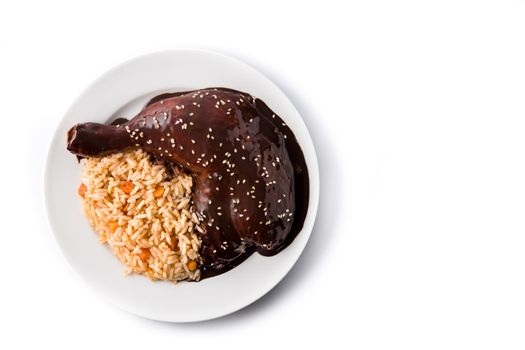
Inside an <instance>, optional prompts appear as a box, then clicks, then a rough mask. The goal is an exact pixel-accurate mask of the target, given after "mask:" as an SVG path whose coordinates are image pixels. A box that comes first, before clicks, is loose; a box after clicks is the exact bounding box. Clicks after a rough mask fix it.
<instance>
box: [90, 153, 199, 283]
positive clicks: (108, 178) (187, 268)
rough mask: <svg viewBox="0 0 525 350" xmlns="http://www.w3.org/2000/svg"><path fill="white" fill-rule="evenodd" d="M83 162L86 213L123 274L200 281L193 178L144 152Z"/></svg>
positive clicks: (154, 278) (168, 279) (170, 279)
mask: <svg viewBox="0 0 525 350" xmlns="http://www.w3.org/2000/svg"><path fill="white" fill-rule="evenodd" d="M82 162H83V163H84V166H83V174H82V183H83V184H84V185H85V188H84V190H85V192H84V193H82V194H83V197H84V199H83V207H84V213H85V215H86V217H87V219H88V221H89V224H90V225H91V226H92V227H93V229H94V230H95V231H96V232H97V233H98V238H99V240H100V242H102V243H103V244H107V245H109V247H110V248H111V249H112V251H113V253H114V254H115V256H117V258H118V259H119V260H120V261H121V262H122V263H123V264H125V265H126V269H125V272H126V273H127V274H130V273H137V274H143V275H145V276H147V277H148V278H150V279H151V280H167V281H172V282H177V281H180V280H195V281H198V280H199V278H200V270H199V269H198V268H197V267H198V263H199V261H200V257H199V253H198V251H199V248H200V246H201V239H200V237H199V232H202V228H201V227H200V223H199V220H198V218H197V215H195V213H194V212H193V208H192V205H191V188H192V178H191V176H189V175H187V174H185V173H184V172H182V171H181V170H180V169H179V168H176V167H173V168H170V169H168V168H167V167H166V166H165V165H164V164H159V163H155V162H153V161H152V160H151V159H150V156H149V155H148V154H147V153H146V152H144V151H142V150H133V151H127V152H122V153H115V154H112V155H109V156H106V157H102V158H86V159H84V160H82ZM126 191H127V192H128V193H126Z"/></svg>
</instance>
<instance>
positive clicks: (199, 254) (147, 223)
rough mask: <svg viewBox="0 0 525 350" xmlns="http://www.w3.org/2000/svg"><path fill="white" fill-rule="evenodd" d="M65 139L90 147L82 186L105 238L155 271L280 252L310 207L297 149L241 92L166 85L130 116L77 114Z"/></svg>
mask: <svg viewBox="0 0 525 350" xmlns="http://www.w3.org/2000/svg"><path fill="white" fill-rule="evenodd" d="M67 149H68V150H69V151H70V152H72V153H73V154H75V155H77V156H79V157H82V158H86V159H85V160H83V162H85V165H84V177H83V182H82V184H81V185H80V187H79V189H78V193H79V195H80V196H81V197H82V198H83V201H84V206H85V209H86V208H87V209H88V210H86V214H87V216H88V219H89V220H90V223H91V224H92V225H93V227H94V228H95V230H96V231H97V232H98V233H99V235H100V238H101V240H102V241H105V242H108V244H110V245H111V246H112V248H113V250H114V251H115V254H116V255H117V256H118V257H119V258H120V259H121V261H123V262H124V263H125V264H126V265H127V266H128V270H129V271H130V272H138V273H144V274H146V275H147V276H148V277H150V278H153V279H168V280H173V281H177V280H181V279H189V280H198V279H199V278H205V277H210V276H214V275H217V274H220V273H223V272H226V271H228V270H229V269H231V268H233V267H235V266H237V265H238V264H239V263H241V262H242V261H243V260H245V259H246V258H247V257H248V256H250V255H251V254H252V253H253V252H255V251H257V252H258V253H259V254H262V255H265V256H271V255H274V254H277V253H278V252H279V251H281V250H282V249H284V248H285V247H286V246H287V245H288V244H290V243H291V242H292V241H293V239H294V238H295V236H296V235H297V234H298V233H299V231H300V230H301V228H302V225H303V221H304V218H305V216H306V211H307V206H308V197H309V193H308V188H309V185H308V169H307V167H306V163H305V160H304V156H303V153H302V151H301V148H300V146H299V144H298V142H297V140H296V138H295V136H294V134H293V133H292V131H291V130H290V128H289V127H288V126H287V125H286V124H285V123H284V122H283V120H282V119H281V118H280V117H279V116H277V115H276V114H275V113H274V112H272V110H271V109H270V108H269V107H268V106H267V105H266V104H265V103H264V102H263V101H262V100H260V99H257V98H254V97H252V96H251V95H249V94H247V93H243V92H239V91H235V90H231V89H226V88H209V89H202V90H195V91H186V92H177V93H168V94H162V95H159V96H157V97H154V98H153V99H152V100H151V101H149V102H148V103H147V104H146V106H145V107H144V108H143V110H142V111H141V112H140V113H139V114H138V115H137V116H135V117H133V118H132V119H131V120H126V119H123V118H119V119H117V120H115V121H114V122H113V123H111V124H98V123H81V124H77V125H75V126H74V127H72V128H71V129H70V130H69V132H68V140H67ZM179 186H182V188H183V189H184V191H180V189H179V190H178V191H176V189H178V188H179ZM141 203H144V204H142V205H141V206H140V208H139V205H140V204H141ZM179 206H180V208H179ZM100 208H103V210H101V209H100ZM97 209H99V210H98V212H97ZM186 225H188V227H186ZM139 230H140V231H139ZM137 232H138V233H137ZM168 237H169V238H168ZM172 238H173V239H175V241H176V243H177V244H173V243H172V241H171V239H172ZM183 248H186V249H183ZM166 264H167V266H166ZM166 276H167V277H166Z"/></svg>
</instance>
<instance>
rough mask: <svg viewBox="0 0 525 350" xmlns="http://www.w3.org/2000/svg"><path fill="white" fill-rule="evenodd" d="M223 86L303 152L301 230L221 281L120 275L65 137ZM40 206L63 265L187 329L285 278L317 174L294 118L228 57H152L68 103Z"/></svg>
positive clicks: (306, 233) (282, 99) (190, 53)
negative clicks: (305, 188) (255, 103)
mask: <svg viewBox="0 0 525 350" xmlns="http://www.w3.org/2000/svg"><path fill="white" fill-rule="evenodd" d="M206 87H228V88H233V89H236V90H240V91H245V92H248V93H250V94H252V95H253V96H256V97H259V98H261V99H262V100H263V101H265V102H266V103H267V104H268V106H270V108H271V109H272V110H274V111H275V112H276V113H277V114H279V115H280V116H281V118H282V119H283V120H284V121H285V122H286V123H287V124H288V126H289V127H290V128H291V129H292V131H293V132H294V134H295V136H296V137H297V140H298V141H299V144H300V145H301V148H302V150H303V152H304V155H305V158H306V163H307V166H308V171H309V176H310V203H309V206H308V214H307V217H306V220H305V222H304V227H303V229H302V231H301V232H300V233H299V235H298V236H297V237H296V238H295V240H294V241H293V242H292V244H291V245H290V246H288V247H287V248H286V249H285V250H283V251H282V252H280V253H279V254H277V255H275V256H272V257H263V256H260V255H258V254H253V255H252V256H251V257H250V258H248V259H247V260H246V261H245V262H243V263H242V264H240V265H239V266H238V267H236V268H234V269H233V270H231V271H229V272H226V273H224V274H222V275H219V276H216V277H212V278H208V279H204V280H202V281H200V282H197V283H194V282H181V283H178V284H172V283H168V282H151V281H150V280H148V279H147V278H146V277H143V276H138V275H132V276H125V275H124V273H123V271H124V266H123V265H122V264H121V263H120V262H119V261H118V260H117V258H115V257H114V256H113V254H112V253H111V251H110V250H109V248H107V246H103V245H101V244H100V243H99V242H98V240H97V235H96V234H95V233H94V232H93V230H92V229H91V228H90V226H89V224H88V222H87V220H86V218H85V217H84V215H83V213H82V210H81V204H80V200H79V198H78V195H77V187H78V185H79V183H80V172H81V169H80V166H79V164H78V162H77V160H76V158H75V156H74V155H72V154H70V153H69V152H67V151H66V133H67V130H68V129H69V128H70V127H72V126H73V125H75V124H76V123H79V122H87V121H92V122H101V123H104V122H108V121H110V120H113V119H114V118H116V117H117V116H124V117H128V118H129V117H133V116H134V115H135V114H136V113H137V112H138V111H139V110H140V109H141V108H142V106H143V105H144V104H145V103H146V101H147V100H149V98H151V97H153V96H155V95H157V94H159V93H162V92H169V91H182V90H191V89H199V88H206ZM45 192H46V205H47V212H48V216H49V221H50V224H51V227H52V229H53V232H54V234H55V237H56V240H57V242H58V244H59V245H60V248H61V249H62V251H63V253H64V255H65V256H66V258H67V260H69V262H70V263H71V265H73V267H74V269H75V270H76V271H78V273H80V275H82V276H83V277H84V278H85V279H86V280H87V281H88V283H90V284H91V285H93V286H94V287H95V288H96V289H97V290H99V291H100V292H102V294H103V295H104V296H106V297H107V298H109V299H110V301H112V302H113V303H115V304H116V305H117V306H119V307H120V308H122V309H124V310H126V311H129V312H132V313H134V314H137V315H140V316H143V317H147V318H151V319H155V320H162V321H171V322H191V321H201V320H207V319H211V318H215V317H220V316H223V315H226V314H229V313H231V312H234V311H236V310H239V309H241V308H243V307H245V306H247V305H249V304H251V303H252V302H254V301H255V300H257V299H259V298H260V297H262V296H263V295H264V294H266V293H267V292H268V291H269V290H270V289H272V288H273V287H274V286H275V285H276V284H277V283H279V281H280V280H281V279H282V278H283V277H284V276H285V275H286V274H287V273H288V271H290V269H291V268H292V266H293V265H294V263H295V262H296V261H297V259H298V258H299V256H300V254H301V252H302V251H303V249H304V247H305V245H306V243H307V241H308V238H309V237H310V233H311V231H312V227H313V224H314V220H315V215H316V212H317V204H318V200H319V170H318V166H317V158H316V155H315V150H314V146H313V143H312V140H311V138H310V135H309V133H308V130H307V129H306V126H305V124H304V122H303V120H302V119H301V116H300V115H299V113H298V112H297V110H296V109H295V107H294V106H293V104H292V103H291V102H290V100H289V99H288V98H287V97H286V96H285V95H284V93H283V92H282V91H281V90H280V89H279V88H278V87H277V86H276V85H275V84H274V83H272V82H271V81H270V80H269V79H268V78H266V77H265V76H263V75H262V74H261V73H260V72H258V71H257V70H255V69H254V68H252V67H250V66H248V65H247V64H245V63H243V62H240V61H238V60H236V59H233V58H231V57H228V56H224V55H221V54H217V53H212V52H206V51H197V50H174V51H164V52H157V53H153V54H149V55H145V56H141V57H138V58H136V59H133V60H131V61H128V62H125V63H123V64H121V65H119V66H117V67H116V68H114V69H112V70H110V71H109V72H107V73H106V74H104V75H103V76H102V77H100V78H99V79H98V80H96V81H95V82H94V83H93V84H92V85H91V86H90V87H88V88H87V89H86V90H85V91H84V92H83V93H82V94H81V95H80V97H79V98H78V99H77V100H76V101H75V102H74V103H73V105H72V106H71V108H70V109H69V111H68V112H67V113H66V115H65V116H64V118H63V119H62V121H61V122H60V125H59V126H58V129H57V130H56V132H55V135H54V137H53V141H52V142H51V147H50V149H49V154H48V158H47V165H46V175H45Z"/></svg>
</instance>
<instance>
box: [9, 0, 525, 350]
mask: <svg viewBox="0 0 525 350" xmlns="http://www.w3.org/2000/svg"><path fill="white" fill-rule="evenodd" d="M340 3H344V2H343V1H341V2H340ZM524 19H525V4H524V3H523V2H521V1H479V0H478V1H443V0H442V1H432V2H431V1H412V2H410V1H398V2H391V1H357V2H348V4H346V5H345V6H344V7H343V5H337V4H336V3H335V2H333V3H330V2H329V1H322V2H317V3H312V4H307V3H306V2H297V3H296V4H292V2H285V1H279V2H272V1H260V2H257V3H256V2H250V1H238V2H229V1H213V2H206V1H195V2H191V1H185V2H181V3H176V2H175V1H166V2H155V1H148V2H143V3H141V4H136V5H135V4H133V3H132V2H131V1H127V2H122V3H110V2H109V1H101V2H99V1H90V2H84V3H83V4H74V2H72V1H69V2H62V3H61V2H55V1H39V2H36V1H35V2H32V3H26V2H22V1H20V2H11V3H9V2H2V4H0V96H1V102H2V103H1V107H2V109H1V110H0V120H1V121H2V123H1V124H0V132H1V133H0V142H1V143H0V146H1V148H0V149H1V155H2V160H3V162H2V163H3V164H4V165H3V166H2V174H1V175H0V176H1V178H0V179H1V182H2V183H3V186H2V189H1V191H0V193H1V200H0V203H1V204H0V206H1V208H2V210H1V214H0V215H1V217H2V220H1V226H0V232H1V234H2V246H1V248H0V263H1V265H0V266H1V272H2V273H1V282H0V284H1V286H0V296H1V298H0V329H1V331H0V334H1V336H0V348H2V349H8V348H22V347H25V348H29V347H31V348H37V347H38V348H42V347H45V348H52V349H65V348H75V349H76V348H78V349H92V348H95V347H97V346H114V347H115V348H119V349H120V348H128V349H135V348H137V349H146V348H166V349H170V348H181V347H182V346H184V345H187V346H188V348H190V346H191V348H192V349H193V348H194V347H195V344H197V345H198V346H197V348H201V347H204V346H206V347H208V348H213V349H221V348H225V349H226V348H227V349H237V348H238V349H244V348H249V349H263V348H268V346H269V345H273V344H282V347H281V346H279V347H278V348H294V349H295V348H304V346H306V345H315V346H316V347H318V346H319V347H329V346H330V347H333V348H343V347H344V348H348V349H444V348H446V349H484V348H486V349H523V348H524V347H525V332H524V330H525V301H524V300H525V280H524V275H525V250H524V248H525V235H524V232H525V222H524V213H525V162H524V159H525V157H524V156H525V137H524V132H525V40H524V39H525V20H524ZM176 47H193V48H207V49H213V50H217V51H219V52H222V53H226V54H230V55H233V56H234V57H237V58H240V59H243V60H245V61H246V62H247V63H249V64H251V65H254V66H255V67H256V68H258V69H260V70H261V71H262V72H263V73H265V74H267V75H268V76H269V77H270V78H271V79H273V80H274V81H275V82H276V83H277V84H278V85H279V86H280V87H281V88H282V89H283V90H284V91H285V92H286V93H287V94H288V95H289V97H290V98H291V99H292V101H293V102H294V103H295V104H296V106H297V108H298V109H299V111H300V112H301V114H302V115H303V117H304V119H305V121H306V123H307V125H308V127H309V129H310V131H311V133H312V136H313V138H314V142H315V145H316V148H317V151H318V157H319V160H320V167H321V175H322V179H321V203H320V209H319V213H318V220H317V222H316V226H315V230H314V233H313V235H312V238H311V240H310V243H309V245H308V246H307V248H306V250H305V252H304V254H303V256H302V258H301V259H300V260H299V262H298V264H297V265H296V267H295V268H294V269H293V270H292V271H291V273H290V274H289V275H288V276H287V277H286V278H285V279H284V280H283V282H282V283H280V284H279V285H278V286H277V287H276V288H275V289H274V290H273V291H272V292H270V293H269V294H268V295H267V296H266V297H264V298H263V299H261V300H260V301H258V302H256V303H255V304H253V305H252V306H250V307H248V308H246V309H244V310H242V311H240V312H237V313H235V314H233V315H230V316H227V317H224V318H222V319H218V320H214V321H210V322H204V323H198V324H186V325H181V324H167V323H160V322H154V321H149V320H145V319H141V318H138V317H136V316H132V315H130V314H127V313H125V312H123V311H120V310H118V309H116V308H115V307H113V306H112V305H109V304H107V303H106V302H105V301H104V299H103V298H101V297H100V296H99V295H97V293H96V292H95V291H93V290H92V289H90V287H88V286H87V285H86V284H85V283H84V282H83V280H81V278H80V277H79V276H77V275H76V274H75V273H74V272H73V270H72V269H71V268H70V267H69V265H68V264H67V262H66V260H65V259H64V257H63V256H62V254H61V252H60V250H59V248H58V246H57V244H56V243H55V241H54V239H53V235H52V232H51V231H50V229H49V227H48V224H47V221H46V214H45V211H44V204H43V188H42V187H43V167H44V162H45V155H46V151H47V147H48V144H49V142H50V140H51V136H52V133H53V131H54V128H55V127H56V125H57V123H58V122H59V120H60V118H61V116H62V115H63V114H64V113H65V111H66V109H67V108H68V106H69V105H70V104H71V103H72V101H73V100H74V98H75V97H76V96H77V95H79V94H80V92H81V91H82V90H83V89H84V88H85V87H86V86H87V85H88V84H89V83H90V82H91V81H92V80H94V79H95V78H96V77H98V76H99V75H100V74H102V73H103V72H105V71H106V70H108V69H109V68H111V67H112V66H114V65H117V64H118V63H120V62H121V61H124V60H127V59H129V58H131V57H134V56H137V55H139V54H143V53H146V52H150V51H154V50H159V49H167V48H176ZM64 215H67V213H64ZM72 234H74V232H72ZM336 344H337V345H336ZM270 348H271V346H270ZM275 348H277V347H275Z"/></svg>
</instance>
